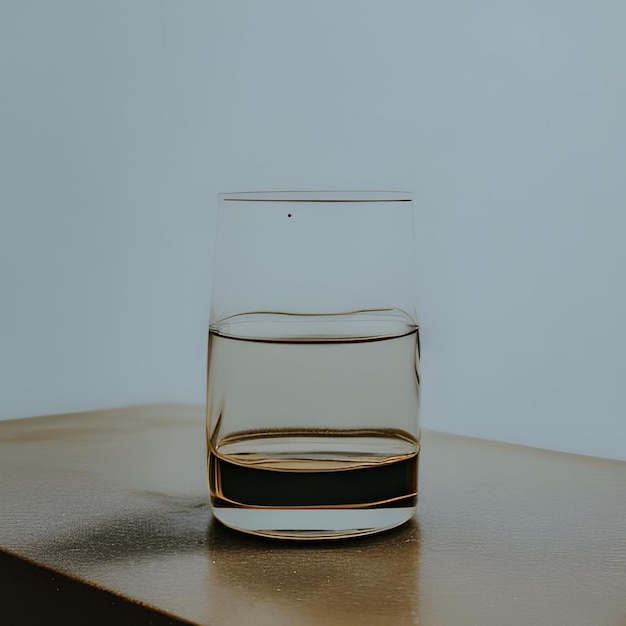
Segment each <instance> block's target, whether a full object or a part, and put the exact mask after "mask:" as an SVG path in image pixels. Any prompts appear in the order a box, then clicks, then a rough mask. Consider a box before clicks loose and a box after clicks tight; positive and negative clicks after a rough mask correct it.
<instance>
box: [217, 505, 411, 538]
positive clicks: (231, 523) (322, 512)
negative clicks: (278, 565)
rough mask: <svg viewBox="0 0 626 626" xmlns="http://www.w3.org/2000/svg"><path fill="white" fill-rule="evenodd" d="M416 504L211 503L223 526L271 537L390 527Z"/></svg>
mask: <svg viewBox="0 0 626 626" xmlns="http://www.w3.org/2000/svg"><path fill="white" fill-rule="evenodd" d="M415 509H416V507H414V506H412V507H397V508H381V509H371V510H367V509H366V510H358V511H357V510H348V509H314V510H312V509H309V510H289V509H272V510H268V509H254V508H230V507H215V506H214V507H213V515H214V516H215V518H216V519H217V520H219V521H220V522H221V523H222V524H224V525H225V526H228V527H229V528H233V529H234V530H238V531H241V532H244V533H248V534H252V535H259V536H262V537H272V538H274V539H297V540H307V539H308V540H312V539H346V538H350V537H360V536H364V535H372V534H374V533H379V532H383V531H385V530H390V529H392V528H395V527H396V526H400V525H401V524H404V523H405V522H407V521H409V520H410V519H411V517H413V515H414V513H415Z"/></svg>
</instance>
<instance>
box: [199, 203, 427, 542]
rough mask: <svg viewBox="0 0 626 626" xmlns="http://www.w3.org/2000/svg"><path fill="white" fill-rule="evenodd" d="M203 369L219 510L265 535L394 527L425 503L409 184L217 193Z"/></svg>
mask: <svg viewBox="0 0 626 626" xmlns="http://www.w3.org/2000/svg"><path fill="white" fill-rule="evenodd" d="M219 205H220V206H219V212H218V214H219V217H218V229H217V242H216V252H215V265H214V280H213V295H212V306H211V319H210V327H209V346H208V368H207V442H208V450H209V458H208V481H209V488H210V493H211V506H212V510H213V513H214V515H215V517H216V518H217V519H218V520H220V521H221V522H222V523H224V524H225V525H227V526H230V527H232V528H235V529H238V530H241V531H244V532H249V533H253V534H257V535H265V536H270V537H281V538H292V539H321V538H339V537H350V536H355V535H364V534H369V533H374V532H378V531H381V530H385V529H388V528H392V527H394V526H397V525H399V524H402V523H403V522H405V521H407V520H408V519H410V518H411V516H412V515H413V513H414V511H415V506H416V501H417V467H418V455H419V447H420V446H419V425H418V411H419V375H418V360H419V335H418V325H417V314H416V310H415V293H414V280H413V275H414V270H415V267H414V226H413V205H412V201H411V196H410V194H406V193H400V192H326V193H324V192H276V193H274V192H263V193H232V194H223V195H220V197H219Z"/></svg>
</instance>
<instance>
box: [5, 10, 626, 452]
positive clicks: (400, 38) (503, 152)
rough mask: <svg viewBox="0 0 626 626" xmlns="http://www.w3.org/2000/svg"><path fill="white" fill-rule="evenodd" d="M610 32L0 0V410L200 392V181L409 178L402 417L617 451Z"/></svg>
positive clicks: (348, 13)
mask: <svg viewBox="0 0 626 626" xmlns="http://www.w3.org/2000/svg"><path fill="white" fill-rule="evenodd" d="M625 19H626V5H623V4H622V3H619V2H612V1H609V0H600V1H599V2H594V3H592V2H566V1H565V0H550V1H548V2H545V1H540V0H531V1H530V2H507V3H502V2H492V1H487V0H484V1H479V0H473V1H471V2H465V1H463V2H462V1H461V0H450V1H448V2H434V1H430V0H428V1H425V2H414V1H408V0H407V1H401V0H396V1H391V2H386V3H380V2H374V1H368V2H363V1H357V0H342V2H330V1H326V0H324V1H321V2H315V3H308V4H307V5H306V6H304V5H302V4H301V3H300V4H294V3H292V2H288V1H287V0H270V1H268V2H263V3H261V2H255V1H253V0H248V1H245V2H244V1H241V0H237V1H233V2H228V3H227V2H223V3H207V2H192V1H185V2H180V3H170V2H165V1H157V2H155V1H152V0H150V1H148V0H135V1H134V2H131V3H128V2H122V1H119V0H117V1H114V2H107V3H83V2H79V1H78V0H75V1H72V2H69V1H67V0H59V1H57V2H55V3H49V2H45V1H43V0H39V1H31V2H28V3H24V2H18V1H16V0H14V1H8V2H3V3H2V5H1V6H0V90H1V94H2V97H1V98H0V159H1V162H0V298H1V300H0V304H1V306H0V417H2V418H12V417H22V416H27V415H34V414H45V413H52V412H62V411H75V410H84V409H90V408H98V407H106V406H118V405H123V404H133V403H141V402H157V401H170V400H175V401H186V402H197V403H202V402H203V396H204V370H205V350H206V347H205V342H206V324H207V320H208V312H209V293H210V282H211V251H212V238H213V235H214V233H213V224H214V213H215V203H214V198H215V195H216V194H217V193H218V192H220V191H238V190H257V189H289V188H291V189H316V188H317V189H350V188H352V189H371V188H377V189H402V190H405V189H406V190H412V191H414V193H415V202H416V210H417V227H418V231H417V237H418V244H419V246H418V248H419V251H418V265H417V267H416V278H417V279H418V282H419V286H418V288H417V293H418V295H419V302H420V311H421V322H422V325H423V344H424V360H423V372H422V373H423V382H424V385H423V425H424V426H425V427H429V428H435V429H439V430H447V431H453V432H459V433H464V434H470V435H476V436H480V437H487V438H492V439H501V440H507V441H515V442H520V443H525V444H530V445H536V446H542V447H548V448H555V449H562V450H571V451H576V452H583V453H587V454H595V455H602V456H610V457H615V458H626V425H625V424H626V422H625V420H624V416H625V413H626V410H625V408H626V403H625V402H624V394H623V392H622V379H623V374H624V371H625V367H624V364H623V360H622V355H623V354H624V351H625V349H626V330H625V328H624V324H623V320H624V318H625V309H626V296H625V295H624V287H623V282H624V281H623V268H624V267H626V246H624V245H623V240H624V235H623V233H624V232H625V229H626V211H625V209H626V207H625V204H626V202H625V199H626V193H625V191H624V171H626V167H625V166H626V148H625V146H626V121H625V118H624V115H623V111H624V110H625V109H626V82H625V81H624V80H623V70H622V68H623V59H624V58H626V40H625V39H624V38H623V37H622V36H621V32H620V28H619V25H620V24H623V23H624V20H625ZM347 247H348V248H349V242H347ZM347 253H348V250H347Z"/></svg>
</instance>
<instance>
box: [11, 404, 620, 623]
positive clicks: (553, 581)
mask: <svg viewBox="0 0 626 626" xmlns="http://www.w3.org/2000/svg"><path fill="white" fill-rule="evenodd" d="M205 476H206V473H205V439H204V418H203V411H202V409H201V408H198V407H190V406H184V405H154V406H145V407H135V408H125V409H116V410H110V411H95V412H89V413H77V414H71V415H58V416H50V417H41V418H31V419H26V420H12V421H8V422H0V548H1V549H2V551H4V552H5V553H12V554H14V555H18V556H19V557H20V558H21V559H26V560H28V561H30V562H31V563H37V564H41V565H43V566H45V567H47V568H50V569H51V570H54V572H61V573H65V574H67V575H69V576H70V577H71V578H73V579H77V580H78V581H80V584H81V585H82V586H83V587H87V586H88V587H97V588H100V589H106V590H109V591H112V592H113V593H115V594H117V595H120V596H124V597H126V598H127V599H130V600H132V601H133V603H138V604H144V605H149V606H151V607H154V608H156V609H158V610H160V611H163V612H165V613H168V614H169V615H170V616H173V617H177V618H179V619H182V620H188V621H189V622H192V623H195V624H211V625H218V624H219V625H222V624H223V625H230V624H237V625H239V624H246V625H248V624H255V625H259V626H263V625H265V624H268V625H269V624H271V625H272V626H279V625H282V624H285V625H300V624H302V625H305V626H307V625H335V624H390V625H398V626H401V625H403V624H422V625H426V626H431V625H433V626H447V625H463V624H470V625H472V624H477V625H478V624H480V625H481V626H489V625H491V624H494V625H496V624H497V625H498V626H501V625H508V626H513V625H517V624H529V625H530V624H532V625H534V626H536V625H557V624H563V625H567V626H573V625H577V624H581V625H585V626H602V625H605V624H606V625H609V624H611V625H619V626H626V463H620V462H617V461H608V460H603V459H596V458H590V457H583V456H576V455H568V454H561V453H555V452H548V451H544V450H536V449H532V448H525V447H521V446H514V445H507V444H499V443H492V442H487V441H483V440H478V439H469V438H464V437H458V436H453V435H444V434H437V433H434V432H425V433H424V435H423V439H422V458H421V465H420V495H419V504H418V515H417V518H416V519H415V520H414V521H413V522H410V523H409V524H407V525H405V526H404V527H402V528H400V529H399V530H396V531H392V532H389V533H386V534H381V535H377V536H374V537H370V538H362V539H358V540H350V541H349V542H341V541H338V542H326V543H324V542H319V543H315V542H314V543H306V544H294V543H287V542H280V541H270V540H263V539H257V538H254V537H249V536H246V535H242V534H238V533H235V532H234V531H229V530H228V529H225V528H223V527H221V526H220V525H219V524H217V523H215V522H213V521H212V520H211V515H210V513H209V508H208V495H207V487H206V478H205ZM5 557H6V555H5ZM7 558H8V557H7ZM29 567H30V566H29ZM5 575H6V574H5ZM7 580H8V579H7ZM78 586H79V585H77V587H78ZM0 591H1V587H0ZM0 597H1V596H0ZM1 611H2V608H1V607H0V615H1ZM51 619H52V621H54V615H52V614H51ZM88 621H89V620H88V619H87V618H86V619H85V623H88ZM0 622H2V623H5V622H3V621H2V620H1V619H0ZM6 623H20V622H19V621H15V622H11V621H8V622H6ZM58 623H62V621H59V622H58ZM146 623H148V622H146Z"/></svg>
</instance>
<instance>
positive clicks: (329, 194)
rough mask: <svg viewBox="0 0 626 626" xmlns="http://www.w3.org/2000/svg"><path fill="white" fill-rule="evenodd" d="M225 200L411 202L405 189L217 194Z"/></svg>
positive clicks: (411, 198)
mask: <svg viewBox="0 0 626 626" xmlns="http://www.w3.org/2000/svg"><path fill="white" fill-rule="evenodd" d="M218 198H219V199H220V201H226V202H412V201H413V194H412V193H410V192H407V191H241V192H230V193H220V194H218Z"/></svg>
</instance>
